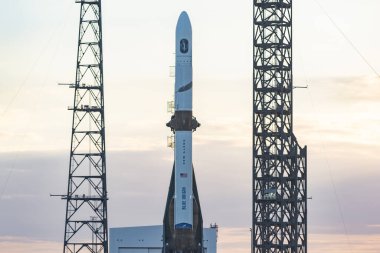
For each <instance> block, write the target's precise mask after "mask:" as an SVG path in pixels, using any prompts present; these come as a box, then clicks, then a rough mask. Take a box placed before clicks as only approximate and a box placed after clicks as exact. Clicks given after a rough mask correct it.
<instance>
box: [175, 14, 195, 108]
mask: <svg viewBox="0 0 380 253" xmlns="http://www.w3.org/2000/svg"><path fill="white" fill-rule="evenodd" d="M175 40H176V63H175V110H176V111H192V110H193V89H192V88H193V65H192V56H193V42H192V29H191V23H190V19H189V16H188V15H187V13H186V12H182V13H181V15H180V17H179V19H178V23H177V29H176V39H175Z"/></svg>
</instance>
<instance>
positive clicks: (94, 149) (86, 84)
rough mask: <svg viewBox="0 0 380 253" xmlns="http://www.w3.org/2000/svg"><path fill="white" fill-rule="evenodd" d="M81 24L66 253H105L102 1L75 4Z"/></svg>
mask: <svg viewBox="0 0 380 253" xmlns="http://www.w3.org/2000/svg"><path fill="white" fill-rule="evenodd" d="M76 3H79V4H80V24H79V39H78V52H77V62H76V64H77V66H76V78H75V83H74V84H71V85H70V88H73V89H74V106H73V107H69V109H70V110H72V111H73V121H72V136H71V150H70V166H69V179H68V188H67V195H66V196H64V199H65V200H66V201H67V205H66V220H65V234H64V249H63V252H64V253H77V252H81V253H87V252H91V253H108V223H107V187H106V151H105V127H104V92H103V50H102V18H101V0H77V1H76Z"/></svg>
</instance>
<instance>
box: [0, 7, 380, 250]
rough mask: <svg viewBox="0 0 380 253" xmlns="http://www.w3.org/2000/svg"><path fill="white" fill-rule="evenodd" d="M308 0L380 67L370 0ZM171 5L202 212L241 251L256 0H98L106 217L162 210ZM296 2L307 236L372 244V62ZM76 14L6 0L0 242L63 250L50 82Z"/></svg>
mask: <svg viewBox="0 0 380 253" xmlns="http://www.w3.org/2000/svg"><path fill="white" fill-rule="evenodd" d="M319 3H320V4H321V5H322V6H324V8H325V9H326V10H327V12H328V13H329V15H330V16H331V17H332V18H333V20H334V21H335V22H336V24H337V25H338V26H339V27H340V28H341V29H342V30H343V31H344V33H345V34H346V36H347V37H348V38H350V40H351V41H352V43H353V44H354V45H355V46H356V47H357V49H358V50H359V51H360V52H361V53H362V55H363V56H365V58H366V59H367V61H368V62H369V63H370V64H371V65H372V66H373V68H374V69H376V70H377V71H378V72H380V63H379V61H378V59H379V57H380V55H379V54H380V50H378V45H380V33H378V32H377V27H378V23H379V21H378V19H377V18H376V17H377V11H378V9H379V7H380V2H379V1H376V0H362V1H347V0H346V1H344V0H335V1H333V2H331V1H327V0H319ZM182 10H187V11H188V13H189V15H190V19H191V21H192V26H193V39H194V55H193V57H194V59H193V62H194V114H195V116H196V117H197V119H198V120H199V121H200V122H201V123H202V127H201V128H200V129H199V130H197V132H196V133H195V134H194V165H195V168H196V175H197V181H198V187H199V191H200V198H201V203H202V210H203V214H204V218H205V224H206V225H207V224H209V223H211V222H217V223H218V224H220V226H221V232H220V233H221V237H220V241H219V243H220V252H224V253H228V252H235V253H236V252H238V250H237V249H236V247H238V246H240V247H239V248H240V249H239V250H241V252H243V251H244V252H247V251H248V249H249V232H248V231H249V227H250V223H251V218H250V212H251V207H250V203H251V195H250V192H251V185H250V183H251V172H250V170H251V135H252V134H251V120H252V119H251V112H252V109H251V102H252V98H251V96H252V85H251V79H252V67H251V66H252V57H251V54H252V42H251V35H252V17H251V13H252V1H238V2H236V1H216V0H210V1H207V2H204V1H192V2H190V1H184V0H180V1H178V0H176V1H174V0H163V1H160V2H159V1H148V0H146V1H138V2H133V1H132V2H130V1H122V0H114V1H103V19H104V23H103V26H104V60H105V86H106V88H105V89H106V98H105V100H106V113H107V116H106V120H107V122H106V129H107V150H108V159H107V161H108V186H109V193H110V202H109V212H110V225H111V227H112V226H134V225H150V224H158V223H160V222H161V220H162V215H163V211H164V209H163V208H164V202H165V198H166V194H167V187H168V183H169V177H170V172H171V166H172V159H173V158H172V156H173V153H172V150H170V149H169V148H167V147H166V136H168V135H170V132H169V129H167V128H166V127H165V123H166V122H167V121H168V119H169V117H170V115H169V114H167V113H166V102H167V101H168V100H170V99H172V93H173V86H174V80H173V79H172V78H171V77H170V76H169V73H170V71H169V66H172V65H174V55H173V52H174V35H175V34H174V31H175V25H176V21H177V18H178V16H179V14H180V12H181V11H182ZM293 11H294V16H293V22H294V40H293V42H294V52H293V54H294V75H295V80H294V81H295V82H294V85H309V88H308V89H306V90H305V89H298V90H295V97H294V99H295V101H294V105H295V112H294V124H295V125H294V129H295V134H296V136H297V138H298V140H299V142H300V144H301V145H308V152H309V154H308V161H309V170H308V175H309V195H311V196H312V197H313V200H311V201H310V202H309V232H310V236H309V239H310V243H311V246H310V247H309V249H310V252H312V253H319V252H325V251H326V250H329V252H345V251H346V250H347V249H348V248H350V249H351V251H352V252H358V251H359V250H358V251H356V250H357V249H360V252H362V253H369V252H371V253H372V252H376V251H375V250H376V249H375V246H373V247H372V249H371V248H370V246H368V247H367V246H366V247H367V248H364V246H363V247H362V248H357V247H360V245H362V244H363V241H364V240H366V239H365V238H371V241H373V242H374V243H373V244H374V245H376V243H377V245H378V242H379V241H380V226H379V224H380V219H379V217H378V214H377V213H378V210H379V209H380V203H379V201H378V200H377V197H376V193H377V192H379V190H380V186H379V184H378V183H377V179H378V178H379V176H380V170H379V164H380V157H379V156H378V152H379V150H380V145H379V140H380V134H379V131H378V126H379V125H380V114H379V112H378V109H377V108H378V107H379V103H380V102H379V101H380V100H379V97H380V87H379V82H380V80H379V77H378V76H376V75H375V74H374V73H373V71H372V70H371V69H370V68H369V67H368V65H367V64H366V63H365V62H364V61H363V60H362V59H361V57H360V56H359V55H358V54H357V53H356V52H355V50H354V49H353V48H352V46H351V45H350V44H349V43H348V42H347V41H346V40H345V38H343V36H342V35H341V34H340V33H339V32H338V31H337V29H336V27H334V25H332V23H331V21H330V20H329V19H328V18H327V16H326V15H325V14H324V12H323V11H322V10H321V9H320V8H319V7H318V5H317V4H316V2H315V1H314V0H307V1H294V7H293ZM78 18H79V5H77V4H74V1H61V0H41V1H38V5H36V1H29V0H13V1H2V7H1V9H0V31H1V33H0V39H1V40H0V41H1V42H0V55H1V61H0V73H1V75H2V78H1V79H0V143H1V145H0V157H1V159H0V194H1V195H0V245H1V246H2V247H0V252H1V253H2V252H4V253H10V252H23V250H24V249H23V248H22V247H23V245H24V246H25V247H29V248H33V249H36V251H39V252H49V253H50V252H51V253H53V252H58V251H61V241H62V237H63V228H64V227H63V226H64V224H63V220H64V211H65V210H64V208H65V207H64V203H63V202H64V201H60V200H58V199H51V198H49V193H62V192H64V191H65V190H66V183H67V181H66V180H67V167H68V158H69V157H68V155H69V153H68V150H69V145H70V143H69V141H70V126H71V113H70V112H69V111H66V108H67V106H69V105H71V103H72V90H69V89H67V88H65V87H61V86H57V85H56V84H57V83H58V82H72V81H73V79H74V74H75V54H76V42H77V29H78ZM231 217H235V218H231ZM42 221H43V222H42ZM223 229H224V230H223ZM244 231H245V232H244ZM366 236H367V237H366ZM240 242H241V243H240ZM338 242H339V243H338ZM366 244H370V243H367V242H366ZM242 245H243V246H242ZM355 245H359V246H355ZM328 247H330V248H328ZM355 247H356V248H355ZM332 248H333V249H334V250H335V251H332ZM233 249H236V250H233ZM42 250H44V251H42ZM29 252H32V251H29ZM239 252H240V251H239Z"/></svg>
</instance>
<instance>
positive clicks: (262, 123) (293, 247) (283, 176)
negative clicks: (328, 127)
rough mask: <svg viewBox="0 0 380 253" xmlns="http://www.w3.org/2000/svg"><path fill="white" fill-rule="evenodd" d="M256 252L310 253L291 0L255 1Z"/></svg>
mask: <svg viewBox="0 0 380 253" xmlns="http://www.w3.org/2000/svg"><path fill="white" fill-rule="evenodd" d="M253 13H254V14H253V16H254V35H253V37H254V42H253V43H254V53H253V64H254V65H253V68H254V77H253V78H254V80H253V219H252V252H253V253H306V252H307V216H306V214H307V209H306V208H307V205H306V204H307V192H306V164H307V161H306V153H307V152H306V147H304V148H301V147H300V146H299V144H298V142H297V139H296V137H295V135H294V134H293V117H292V115H293V101H292V100H293V74H292V0H254V10H253Z"/></svg>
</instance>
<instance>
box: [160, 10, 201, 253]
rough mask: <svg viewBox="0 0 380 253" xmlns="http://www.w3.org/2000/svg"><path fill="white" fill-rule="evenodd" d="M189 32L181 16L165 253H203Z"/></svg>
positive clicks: (185, 21)
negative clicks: (193, 136) (172, 159)
mask: <svg viewBox="0 0 380 253" xmlns="http://www.w3.org/2000/svg"><path fill="white" fill-rule="evenodd" d="M192 44H193V42H192V29H191V23H190V19H189V16H188V15H187V13H186V12H182V13H181V15H180V17H179V19H178V22H177V27H176V39H175V45H176V64H175V96H174V97H175V98H174V106H175V113H174V115H172V117H171V120H170V121H169V122H168V123H167V124H166V125H167V126H168V127H170V129H171V130H172V131H173V133H174V136H175V148H174V166H173V171H172V177H171V181H170V186H169V193H168V198H167V203H166V209H165V216H164V238H163V242H164V253H201V252H203V220H202V213H201V208H200V203H199V196H198V191H197V186H196V181H195V175H194V168H193V163H192V135H193V132H194V131H195V130H196V129H197V127H199V126H200V124H199V123H198V121H197V120H196V118H195V117H193V67H192Z"/></svg>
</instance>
